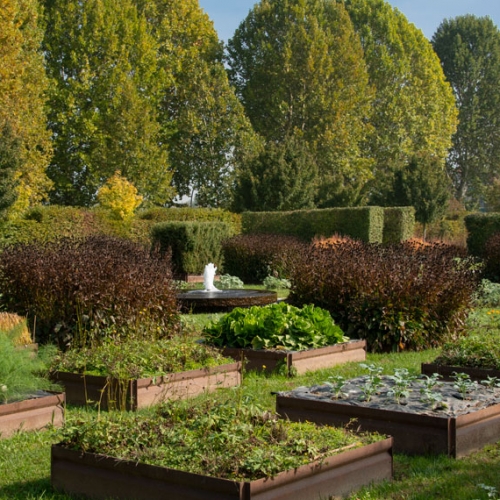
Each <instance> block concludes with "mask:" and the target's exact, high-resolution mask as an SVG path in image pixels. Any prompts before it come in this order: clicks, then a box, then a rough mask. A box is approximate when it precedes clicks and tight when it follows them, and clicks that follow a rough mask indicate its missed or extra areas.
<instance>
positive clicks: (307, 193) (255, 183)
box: [234, 137, 318, 212]
mask: <svg viewBox="0 0 500 500" xmlns="http://www.w3.org/2000/svg"><path fill="white" fill-rule="evenodd" d="M317 176H318V168H317V165H316V160H315V158H314V156H313V155H312V154H310V153H309V151H308V146H307V144H306V143H305V142H303V141H302V140H301V138H300V137H298V138H297V137H286V138H285V139H284V140H283V141H282V142H279V143H275V142H270V143H268V144H267V145H266V146H265V148H264V149H263V150H262V151H261V152H260V154H259V155H257V156H256V157H255V158H253V159H252V160H250V161H249V162H248V163H247V164H246V165H245V166H244V167H243V168H242V169H241V170H240V173H239V176H238V180H237V183H236V193H235V204H234V206H235V210H236V211H237V212H241V211H243V210H252V211H255V212H260V211H265V212H267V211H273V210H297V209H301V208H312V207H313V206H314V200H315V196H316V192H317V184H316V183H317Z"/></svg>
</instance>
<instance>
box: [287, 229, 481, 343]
mask: <svg viewBox="0 0 500 500" xmlns="http://www.w3.org/2000/svg"><path fill="white" fill-rule="evenodd" d="M289 268H290V269H291V274H290V276H289V278H290V279H291V281H292V288H291V293H290V296H289V297H288V301H289V302H291V303H292V304H294V305H296V306H302V305H304V304H315V305H316V306H319V307H322V308H324V309H327V310H328V311H330V313H331V315H332V317H333V319H334V320H335V322H336V323H337V324H338V325H339V326H340V327H341V328H342V329H343V330H344V332H345V333H346V335H348V336H349V337H350V338H353V339H354V338H359V339H365V340H366V341H367V344H368V349H369V350H370V351H372V352H387V351H396V350H404V349H414V350H418V349H426V348H430V347H436V346H439V345H440V344H441V343H442V342H443V340H444V339H445V338H447V336H448V335H449V334H455V333H458V332H459V330H460V328H461V325H462V322H463V320H464V319H465V316H466V314H467V309H468V307H469V306H470V305H471V301H472V295H473V293H474V291H475V290H476V288H477V285H478V282H479V279H480V273H479V271H478V266H477V265H476V263H475V261H474V260H473V259H471V258H470V257H468V256H467V254H466V250H465V249H463V248H460V247H454V246H450V245H445V244H442V243H431V244H425V245H424V244H420V243H415V242H412V241H410V242H407V243H406V242H404V243H400V244H395V245H389V246H383V245H378V244H369V243H364V242H361V241H356V240H352V239H348V238H344V239H342V240H341V241H340V242H339V239H338V238H334V239H333V240H332V241H330V242H329V241H328V240H324V241H321V242H318V241H315V242H313V243H312V244H311V245H309V246H304V247H303V248H302V249H301V250H297V252H296V254H295V257H294V262H293V265H292V266H289Z"/></svg>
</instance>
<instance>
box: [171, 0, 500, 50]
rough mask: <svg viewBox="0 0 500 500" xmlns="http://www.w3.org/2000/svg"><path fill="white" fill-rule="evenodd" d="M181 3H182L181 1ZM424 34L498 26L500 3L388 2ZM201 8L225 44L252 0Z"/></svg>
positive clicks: (209, 2) (211, 0)
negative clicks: (474, 23) (476, 21)
mask: <svg viewBox="0 0 500 500" xmlns="http://www.w3.org/2000/svg"><path fill="white" fill-rule="evenodd" d="M180 1H182V0H180ZM388 1H389V3H390V4H391V5H392V6H393V7H396V8H397V9H399V10H400V11H401V12H402V13H403V14H404V15H405V16H406V18H407V19H408V20H409V21H410V22H411V23H413V24H414V25H415V26H416V27H417V28H420V29H421V30H422V31H423V32H424V35H425V36H426V37H427V38H429V39H431V38H432V35H433V34H434V32H435V31H436V29H437V27H438V26H439V25H440V24H441V22H442V21H443V19H448V18H453V17H456V16H461V15H464V14H474V15H475V16H478V17H480V16H489V17H490V18H491V19H492V21H493V22H494V23H495V24H496V25H497V26H500V0H388ZM199 3H200V6H201V8H202V9H204V10H205V12H206V13H207V14H208V15H209V17H210V18H211V19H212V21H213V22H214V26H215V29H216V30H217V32H218V34H219V38H220V39H222V40H224V41H227V40H228V39H229V38H231V37H232V36H233V33H234V31H235V30H236V28H237V27H238V26H239V24H240V23H241V21H243V19H245V17H246V16H247V14H248V12H249V11H250V10H251V9H252V7H253V6H254V5H255V3H258V2H256V1H255V0H199Z"/></svg>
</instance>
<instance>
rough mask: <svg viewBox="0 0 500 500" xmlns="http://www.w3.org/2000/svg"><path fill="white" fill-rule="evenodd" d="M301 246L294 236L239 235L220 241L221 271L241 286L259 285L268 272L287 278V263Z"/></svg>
mask: <svg viewBox="0 0 500 500" xmlns="http://www.w3.org/2000/svg"><path fill="white" fill-rule="evenodd" d="M299 246H301V242H300V240H298V239H297V238H295V237H294V236H286V235H279V234H240V235H238V236H233V237H232V238H229V239H227V240H224V241H223V242H222V251H223V255H224V269H225V271H226V272H227V273H229V274H232V275H234V276H238V278H240V279H241V280H242V281H244V282H245V283H252V284H257V283H262V281H263V280H264V279H265V278H266V277H267V276H268V275H269V273H277V275H278V276H283V277H284V276H287V261H288V260H289V258H290V257H291V256H292V255H293V254H294V253H295V251H296V249H297V248H298V247H299Z"/></svg>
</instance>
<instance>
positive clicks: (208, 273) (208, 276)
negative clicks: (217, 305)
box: [203, 262, 220, 292]
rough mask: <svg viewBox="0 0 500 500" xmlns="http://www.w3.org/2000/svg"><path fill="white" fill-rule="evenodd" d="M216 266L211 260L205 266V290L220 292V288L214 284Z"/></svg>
mask: <svg viewBox="0 0 500 500" xmlns="http://www.w3.org/2000/svg"><path fill="white" fill-rule="evenodd" d="M215 271H217V267H215V266H214V265H213V264H212V263H211V262H210V264H207V265H206V266H205V271H204V272H203V284H204V285H205V292H219V291H220V290H219V289H218V288H215V286H214V278H215Z"/></svg>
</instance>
